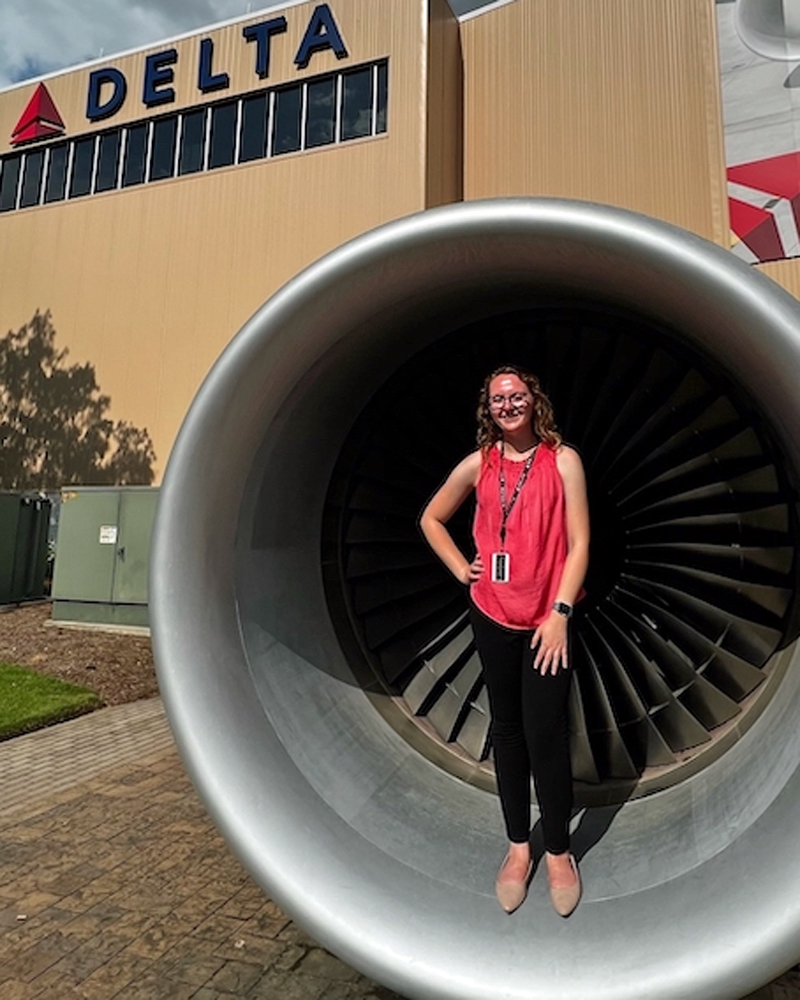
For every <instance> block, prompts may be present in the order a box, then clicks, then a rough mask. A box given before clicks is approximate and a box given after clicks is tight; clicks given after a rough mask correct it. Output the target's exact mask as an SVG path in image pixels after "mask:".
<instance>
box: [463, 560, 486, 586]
mask: <svg viewBox="0 0 800 1000" xmlns="http://www.w3.org/2000/svg"><path fill="white" fill-rule="evenodd" d="M482 575H483V563H482V562H481V557H480V556H475V558H474V559H473V560H472V562H471V563H467V565H466V566H465V567H464V569H463V571H462V573H461V582H462V583H463V584H464V585H465V586H467V587H468V586H469V585H470V584H471V583H475V582H476V581H477V580H479V579H480V578H481V576H482Z"/></svg>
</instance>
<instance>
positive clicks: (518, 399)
mask: <svg viewBox="0 0 800 1000" xmlns="http://www.w3.org/2000/svg"><path fill="white" fill-rule="evenodd" d="M530 401H531V396H530V393H527V392H512V393H511V395H509V396H491V397H490V398H489V408H490V409H492V410H502V409H504V407H506V406H513V407H514V409H516V410H518V409H521V408H522V407H525V406H528V405H529V403H530Z"/></svg>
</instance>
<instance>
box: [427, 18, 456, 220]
mask: <svg viewBox="0 0 800 1000" xmlns="http://www.w3.org/2000/svg"><path fill="white" fill-rule="evenodd" d="M427 59H428V81H429V83H428V103H427V109H426V112H427V122H426V128H427V143H428V148H427V164H426V170H427V185H428V194H427V198H426V202H425V203H426V207H428V208H434V207H435V206H436V205H446V204H449V203H450V202H454V201H461V199H462V197H463V187H464V181H463V173H464V169H463V164H464V136H463V101H464V97H463V66H462V61H461V36H460V34H459V30H458V22H457V21H456V19H455V17H454V16H453V12H452V11H451V10H450V7H449V6H448V4H447V2H446V0H431V5H430V32H429V38H428V55H427Z"/></svg>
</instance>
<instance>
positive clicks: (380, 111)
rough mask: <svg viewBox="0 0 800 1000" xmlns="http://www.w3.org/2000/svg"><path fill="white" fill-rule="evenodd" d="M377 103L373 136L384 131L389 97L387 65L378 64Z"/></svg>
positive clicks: (383, 63)
mask: <svg viewBox="0 0 800 1000" xmlns="http://www.w3.org/2000/svg"><path fill="white" fill-rule="evenodd" d="M377 75H378V88H377V89H378V102H377V105H378V106H377V110H376V112H375V134H376V135H379V134H380V133H381V132H385V131H386V104H387V99H388V95H389V64H388V63H385V62H382V63H378V70H377Z"/></svg>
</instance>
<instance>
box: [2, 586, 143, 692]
mask: <svg viewBox="0 0 800 1000" xmlns="http://www.w3.org/2000/svg"><path fill="white" fill-rule="evenodd" d="M50 612H51V609H50V604H49V603H46V602H43V603H37V604H23V605H21V606H19V607H15V606H3V607H0V661H2V662H3V663H15V664H17V665H18V666H21V667H30V668H31V669H32V670H35V671H37V672H38V673H42V674H47V675H48V676H50V677H58V678H60V679H61V680H63V681H69V682H70V683H71V684H78V685H79V686H80V687H86V688H89V689H90V690H92V691H94V692H95V693H96V694H97V695H99V696H100V698H101V699H102V700H103V702H104V704H106V705H122V704H125V703H127V702H130V701H139V699H141V698H152V697H153V696H154V695H157V694H158V685H157V684H156V675H155V669H154V667H153V654H152V651H151V648H150V640H149V639H148V638H145V637H143V636H131V635H121V634H118V633H111V632H100V631H96V630H89V629H71V628H59V627H57V626H54V625H46V624H45V622H47V621H48V620H49V619H50Z"/></svg>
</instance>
